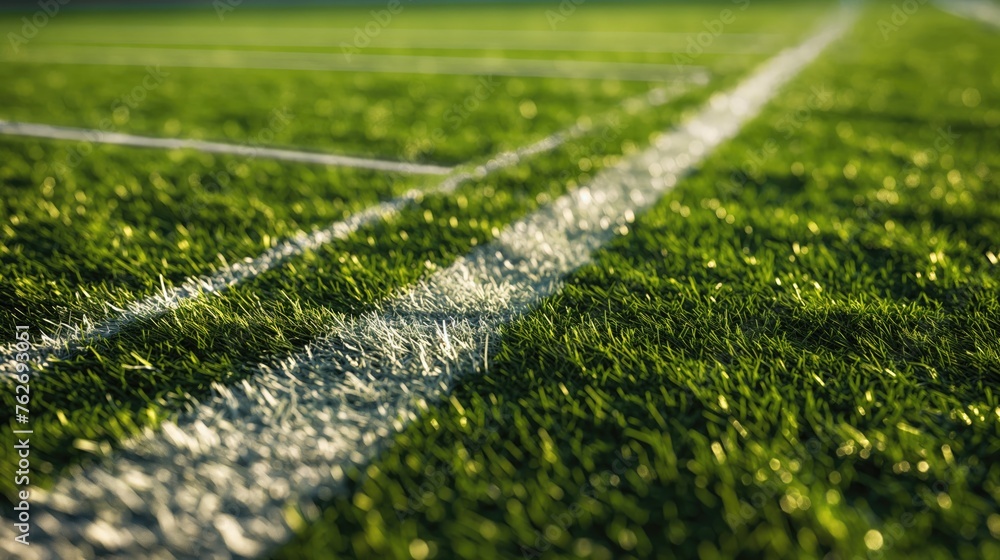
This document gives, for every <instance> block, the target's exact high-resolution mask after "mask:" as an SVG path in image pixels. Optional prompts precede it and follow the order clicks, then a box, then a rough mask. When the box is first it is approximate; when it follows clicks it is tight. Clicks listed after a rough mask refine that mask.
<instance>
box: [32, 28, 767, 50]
mask: <svg viewBox="0 0 1000 560" xmlns="http://www.w3.org/2000/svg"><path fill="white" fill-rule="evenodd" d="M357 34H358V31H357V30H356V29H348V28H302V27H300V28H287V27H285V28H281V27H279V28H259V27H233V28H229V27H227V28H226V29H225V32H224V33H220V30H219V28H217V27H187V26H185V27H177V26H164V27H151V26H139V27H134V26H113V25H102V26H87V27H69V28H63V29H62V30H60V33H59V34H58V35H51V36H48V35H46V36H42V37H40V38H39V40H38V41H37V43H36V44H43V43H45V44H67V43H71V44H101V45H109V44H114V45H187V46H230V47H233V46H246V47H316V48H336V49H337V52H338V54H339V53H340V52H341V49H342V48H343V46H344V45H347V46H348V48H350V47H352V46H354V45H355V44H356V42H355V38H356V36H357ZM365 38H366V39H367V40H368V41H369V44H368V45H367V47H366V48H368V47H370V48H380V49H383V48H407V49H460V50H494V49H500V50H513V51H520V50H526V51H559V52H569V51H580V52H628V53H674V52H685V49H687V48H688V47H689V46H690V45H691V44H692V42H693V43H694V44H696V45H698V46H699V47H700V48H701V49H702V52H708V53H720V54H756V53H763V52H773V51H774V50H776V49H777V48H779V46H780V43H781V42H782V41H784V40H785V36H784V35H782V34H766V33H723V34H721V35H719V36H718V37H715V38H714V39H713V41H711V42H710V43H709V44H707V45H700V44H698V43H697V41H698V32H695V33H662V32H661V33H644V32H606V31H605V32H580V31H529V30H506V31H505V30H493V29H406V28H398V27H393V28H392V29H388V30H385V32H384V33H380V34H379V35H378V36H377V37H374V38H368V37H365ZM358 44H360V40H359V41H358Z"/></svg>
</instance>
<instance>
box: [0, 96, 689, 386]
mask: <svg viewBox="0 0 1000 560" xmlns="http://www.w3.org/2000/svg"><path fill="white" fill-rule="evenodd" d="M683 91H686V88H684V87H683V86H677V87H671V88H663V87H658V88H654V89H651V90H650V91H649V92H647V93H646V94H643V95H640V96H636V97H632V98H629V99H626V100H624V101H622V102H621V103H620V106H622V107H625V108H626V109H629V110H642V109H643V108H644V107H658V106H660V105H663V104H665V103H667V102H668V101H669V100H670V99H673V98H674V97H676V96H677V95H679V94H680V93H682V92H683ZM598 124H600V119H598ZM591 128H592V127H584V126H581V125H579V124H575V125H573V126H571V127H569V128H567V129H565V130H562V131H559V132H556V133H554V134H551V135H549V136H547V137H545V138H543V139H541V140H539V141H537V142H535V143H533V144H529V145H527V146H523V147H521V148H518V149H517V150H514V151H509V152H501V153H499V154H496V155H495V156H493V157H492V158H490V159H489V160H488V161H487V162H485V163H483V164H481V165H478V166H476V167H473V168H471V169H457V170H455V171H454V172H452V174H451V175H450V176H448V177H447V178H445V179H444V180H443V181H442V182H441V183H439V184H438V185H436V186H435V187H434V188H432V189H429V190H421V189H413V190H410V191H408V192H406V193H404V194H402V195H400V196H398V197H396V198H393V199H391V200H387V201H384V202H381V203H379V204H376V205H375V206H372V207H369V208H366V209H364V210H361V211H359V212H358V213H356V214H353V215H351V216H350V217H348V218H347V219H345V220H341V221H338V222H334V223H333V224H331V225H329V226H327V227H326V228H324V229H321V230H317V231H314V232H312V233H308V234H307V233H305V232H302V233H299V234H298V235H297V236H295V237H292V238H290V239H287V240H285V241H282V242H280V243H279V244H277V245H276V246H274V247H272V248H271V249H268V250H267V251H264V253H262V254H261V255H259V256H257V257H255V258H250V257H247V258H246V259H245V260H243V261H242V262H237V263H233V264H231V265H227V266H225V267H224V268H222V269H220V270H218V271H217V272H215V273H213V274H210V275H206V276H200V277H193V278H188V279H187V280H185V281H184V282H182V283H181V284H180V285H178V286H175V287H171V288H166V287H164V288H163V289H162V291H161V292H160V293H157V294H153V295H151V296H148V297H146V298H143V299H140V300H137V301H133V302H129V303H128V304H126V305H125V308H124V309H120V308H117V307H114V306H110V305H109V306H108V307H109V309H110V311H111V312H113V313H114V316H113V317H111V318H110V319H106V320H103V321H100V322H96V323H95V322H94V321H92V320H89V319H88V318H86V317H85V318H84V320H83V321H82V322H81V323H80V324H78V325H60V328H61V329H62V332H57V333H55V334H54V335H52V336H48V335H45V334H44V333H43V334H42V335H41V340H40V342H39V343H37V344H36V345H35V346H34V347H33V348H32V350H31V352H32V357H33V359H35V360H37V361H38V362H39V363H41V364H43V365H44V363H45V362H46V361H47V360H48V359H49V358H51V357H58V356H63V355H67V354H69V353H71V352H72V351H74V350H75V349H76V348H78V347H79V346H80V345H81V344H83V343H85V342H86V341H88V340H93V339H97V338H107V337H110V336H114V335H115V334H116V333H118V332H119V331H120V330H121V329H122V328H124V327H126V326H127V325H129V324H130V323H133V322H135V321H138V320H140V319H144V318H151V317H156V316H158V315H162V314H163V313H166V312H167V311H170V310H172V309H176V308H177V307H178V306H179V305H180V304H181V303H182V302H184V301H185V300H188V299H192V298H196V297H199V296H201V295H208V294H216V293H220V292H222V291H225V290H226V289H227V288H229V287H230V286H234V285H236V284H239V283H240V282H244V281H246V280H250V279H252V278H254V277H256V276H259V275H260V274H263V273H265V272H267V271H268V270H271V269H273V268H277V267H279V266H281V264H282V263H284V262H285V261H287V260H288V259H290V258H293V257H296V256H298V255H301V254H303V253H305V252H306V251H311V250H315V249H318V248H319V247H322V246H323V245H326V244H329V243H332V242H333V241H336V240H343V239H346V238H347V237H348V236H350V235H351V234H352V233H354V232H355V231H357V230H358V229H360V228H362V227H364V226H366V225H368V224H371V223H374V222H376V221H378V220H381V219H383V218H386V217H388V216H391V215H393V214H395V213H396V212H399V211H400V210H401V209H403V208H404V207H406V206H407V205H409V204H411V203H413V202H414V201H416V200H418V199H419V198H420V197H422V196H425V195H428V194H435V193H448V192H451V191H453V190H454V189H455V188H457V187H458V186H459V185H460V184H462V183H463V182H464V181H467V180H469V179H473V178H482V177H485V176H486V175H488V174H490V173H493V172H494V171H497V170H500V169H504V168H506V167H511V166H514V165H517V164H518V163H520V162H521V161H524V160H525V159H526V158H529V157H531V156H534V155H536V154H539V153H542V152H547V151H550V150H553V149H555V148H557V147H559V146H561V145H562V144H563V143H565V142H567V141H569V140H573V139H575V138H579V137H581V136H583V135H584V134H586V133H587V132H588V130H590V129H591ZM15 353H16V349H15V348H14V345H13V344H6V345H4V346H2V347H0V358H2V360H3V361H2V362H0V376H3V377H10V376H12V375H14V373H15V367H16V363H17V362H16V361H15Z"/></svg>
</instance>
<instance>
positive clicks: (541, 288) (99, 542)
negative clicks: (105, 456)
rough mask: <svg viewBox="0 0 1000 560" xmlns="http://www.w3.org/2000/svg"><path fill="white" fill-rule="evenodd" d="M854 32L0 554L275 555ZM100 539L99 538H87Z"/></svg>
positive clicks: (763, 78) (56, 496) (241, 392)
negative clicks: (569, 279) (315, 500)
mask: <svg viewBox="0 0 1000 560" xmlns="http://www.w3.org/2000/svg"><path fill="white" fill-rule="evenodd" d="M855 14H856V10H853V9H848V10H845V11H844V12H843V13H841V14H839V16H838V17H837V18H836V19H835V20H834V21H833V22H832V23H830V24H829V25H828V26H827V27H825V28H824V29H822V30H821V31H820V32H819V33H818V34H816V35H814V36H813V37H812V38H810V39H808V40H806V41H805V42H804V43H802V44H800V45H798V46H797V47H794V48H791V49H788V50H786V51H783V52H782V53H781V54H779V55H778V56H776V57H775V58H773V59H771V60H770V61H769V62H768V63H766V64H765V65H764V66H762V67H761V68H759V69H758V70H756V71H755V73H754V74H753V75H752V76H750V77H749V78H748V79H746V80H745V81H744V82H742V83H741V84H740V85H739V86H737V87H736V88H735V89H733V90H732V91H730V92H728V93H727V94H720V95H717V96H715V97H714V98H713V99H712V100H711V101H710V102H709V103H707V104H706V105H705V106H704V107H702V109H701V111H700V112H699V113H698V114H697V116H695V117H694V118H693V119H692V120H691V121H689V122H687V123H686V124H684V125H682V126H681V127H680V128H678V129H676V130H673V131H671V132H668V133H666V134H663V135H662V136H660V137H659V138H658V139H657V140H656V141H655V142H654V144H653V146H651V147H650V148H649V149H647V150H646V151H645V152H643V153H641V154H639V155H638V156H636V157H633V158H630V159H629V160H627V161H626V162H624V163H623V164H622V165H621V166H619V167H618V168H615V169H611V170H608V171H606V172H603V173H601V174H600V175H598V177H597V178H596V179H595V180H594V182H593V184H591V185H590V186H589V187H584V188H580V189H578V190H576V191H573V192H572V193H569V194H567V195H564V196H562V197H560V198H559V199H557V200H556V201H555V202H554V203H553V204H552V205H550V206H548V207H545V208H543V209H541V210H539V211H537V212H535V213H534V214H531V215H529V216H528V217H526V218H525V219H523V220H520V221H518V222H516V223H514V224H511V225H510V226H508V227H507V228H505V229H504V231H503V232H502V233H501V234H500V236H499V237H497V239H496V240H495V241H494V242H492V243H490V244H489V245H486V246H483V247H481V248H479V249H477V250H475V251H473V252H472V253H470V254H469V255H467V256H466V257H464V258H462V259H459V260H458V261H456V262H455V264H454V265H453V266H451V267H449V268H447V269H445V270H442V271H440V272H439V273H436V274H434V275H432V276H431V277H430V278H428V279H427V280H426V281H423V282H420V283H419V284H418V285H417V286H415V287H414V288H413V289H412V290H411V291H410V292H408V293H407V294H405V295H403V296H400V297H397V298H395V299H393V300H392V301H390V302H388V303H386V304H385V306H384V307H383V309H382V311H381V312H378V313H367V314H365V315H362V316H360V317H355V318H350V317H343V318H342V319H340V320H339V322H338V324H337V325H336V326H335V327H334V328H333V330H332V332H331V333H330V335H329V336H328V337H326V338H324V339H322V340H318V341H316V342H315V343H314V344H312V345H310V346H309V347H308V348H306V350H304V351H303V352H301V353H300V354H298V355H296V356H294V357H291V358H289V359H287V360H284V361H282V362H280V363H276V364H271V365H262V366H260V371H259V373H258V374H257V375H255V376H254V377H253V378H252V379H249V380H247V381H244V382H242V383H239V384H237V385H235V386H231V387H224V386H216V387H215V394H214V395H213V396H212V397H211V398H210V399H208V400H206V401H205V402H202V403H200V404H197V405H195V406H194V407H193V408H192V410H190V411H189V412H187V413H186V414H184V415H183V416H182V417H181V418H180V419H179V420H178V421H177V423H176V424H174V423H167V424H166V425H165V426H164V429H163V432H162V433H161V434H156V433H152V432H147V434H146V435H145V437H142V438H139V439H136V440H133V441H131V442H128V443H127V444H126V446H125V449H124V451H123V452H121V453H119V454H117V455H116V456H115V457H114V458H113V460H109V461H107V462H106V463H105V464H104V465H101V466H92V467H88V468H77V469H76V470H75V472H74V473H73V475H72V476H70V477H67V478H65V479H63V480H61V481H59V482H58V483H57V484H56V485H55V487H54V488H53V489H52V490H51V491H49V492H46V491H43V490H37V489H36V490H34V491H33V492H32V496H33V497H34V499H35V503H36V504H37V505H36V506H35V507H37V508H38V510H39V512H38V514H37V519H38V526H39V527H40V528H41V529H42V531H40V533H41V534H39V535H37V536H36V535H34V534H33V535H32V536H33V538H34V544H33V545H32V547H31V549H30V550H28V551H24V550H23V548H24V547H21V549H18V548H16V547H17V546H19V545H15V544H11V543H13V542H14V540H13V534H12V531H13V529H12V526H11V525H10V523H4V524H2V525H0V537H2V538H0V547H6V549H7V550H8V551H15V552H21V553H23V554H24V553H26V554H37V555H41V556H45V555H50V556H55V557H75V556H77V555H81V554H82V555H83V556H86V557H90V556H94V555H95V554H99V555H101V556H102V557H109V558H112V557H113V558H135V557H147V556H154V555H155V556H158V557H170V556H183V557H202V558H207V557H216V558H227V557H243V556H251V555H254V554H258V553H260V552H261V551H265V550H267V549H269V548H270V547H273V546H275V545H277V544H280V543H281V542H283V541H285V540H286V539H288V538H289V537H290V536H291V534H292V530H291V528H290V526H289V525H288V521H287V520H286V517H285V514H284V512H285V511H287V508H289V507H299V508H302V510H303V511H304V512H305V513H306V515H307V517H309V518H312V517H314V516H315V515H316V513H315V512H314V511H313V509H312V506H311V505H310V503H311V498H312V497H314V496H320V497H323V496H326V497H329V496H330V495H332V492H334V491H335V490H336V489H337V488H338V485H339V484H340V483H342V481H343V475H344V470H345V467H347V466H348V465H351V464H363V463H365V462H366V461H368V460H370V459H371V458H372V457H373V456H374V454H375V453H377V452H378V451H379V450H380V449H381V448H382V447H383V446H384V445H385V444H386V443H387V442H388V441H389V438H390V437H391V436H392V435H393V434H394V433H396V432H397V431H398V430H400V429H402V428H403V426H404V425H405V424H406V423H408V422H410V421H412V420H413V419H415V418H416V415H417V413H418V411H419V409H420V407H421V406H426V404H427V403H429V402H430V403H433V402H435V401H436V400H437V399H438V398H439V397H440V396H441V395H442V394H443V393H444V392H446V391H447V390H448V389H449V387H450V386H451V384H452V381H453V379H454V378H455V377H456V376H457V375H459V374H462V373H468V372H474V371H477V370H481V368H482V367H483V363H482V362H481V361H480V359H479V356H481V355H482V353H483V351H484V348H483V346H484V344H485V340H486V337H487V336H488V335H489V334H490V333H495V329H496V328H497V326H498V325H501V324H503V323H505V322H507V321H510V320H512V319H515V318H517V317H518V316H520V315H522V314H524V313H526V312H528V311H529V310H531V309H532V308H533V307H534V306H535V305H536V304H537V303H538V302H539V301H540V300H541V299H542V298H545V297H547V296H549V295H551V294H553V293H554V292H555V291H556V290H557V289H558V287H559V285H560V281H561V278H562V277H563V276H564V275H565V274H567V273H568V272H570V271H572V270H574V269H575V268H577V267H579V266H580V265H582V264H585V263H587V262H588V261H589V260H590V256H591V253H592V251H594V250H596V249H597V248H598V247H600V246H601V245H602V244H603V243H605V242H606V241H607V240H609V239H610V238H611V237H612V236H613V235H614V234H615V232H616V231H619V229H620V228H622V227H627V226H628V224H629V223H630V222H631V221H632V217H633V216H634V214H635V213H636V212H640V211H642V210H643V209H646V208H648V207H649V206H650V205H652V204H653V203H654V202H655V201H656V200H657V199H658V198H659V197H660V195H662V194H663V192H664V191H666V190H667V189H669V188H671V187H673V186H674V184H675V183H676V182H677V180H678V179H679V178H681V177H682V176H683V175H684V173H685V172H687V171H688V170H690V169H691V166H692V165H694V164H695V163H697V162H699V161H700V160H701V159H702V158H703V157H705V155H706V154H707V153H709V152H710V151H711V150H712V149H713V148H715V147H716V146H717V145H718V144H719V143H721V142H723V141H725V140H727V139H729V138H731V137H732V136H734V135H735V134H736V133H737V132H738V131H739V129H740V128H741V127H742V125H743V123H745V122H746V121H747V120H749V119H750V118H752V117H753V116H754V115H756V114H758V112H759V111H760V109H761V108H762V107H763V106H764V104H765V103H766V102H767V101H768V100H769V99H770V98H771V97H772V96H773V95H774V94H775V92H776V91H777V89H778V88H780V87H781V86H782V85H783V84H785V83H786V82H788V81H789V80H790V79H791V78H792V77H793V76H795V75H796V74H797V73H798V72H799V71H800V70H801V69H802V68H803V67H804V66H805V65H806V64H808V63H809V62H811V61H812V60H813V59H815V57H816V56H817V55H818V54H819V53H820V52H821V51H822V50H823V49H824V48H825V47H826V46H827V45H829V44H830V43H831V42H832V41H833V40H834V39H836V38H837V37H839V36H841V35H842V34H843V32H844V31H845V30H846V29H847V28H848V27H849V25H850V23H851V22H852V21H853V19H854V16H855ZM668 169H669V170H670V171H665V170H668ZM126 490H127V491H128V492H127V493H126V492H125V491H126ZM133 494H135V495H136V496H137V497H138V499H135V498H134V497H133V496H132V495H133ZM33 519H35V517H34V516H33ZM220 519H222V520H224V521H223V522H222V524H221V525H220V523H219V522H218V521H216V520H220ZM213 522H215V525H213ZM94 527H101V528H103V531H104V532H105V533H110V534H107V535H95V534H91V531H90V530H91V529H92V528H94ZM0 549H2V548H0ZM39 557H40V556H39Z"/></svg>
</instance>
